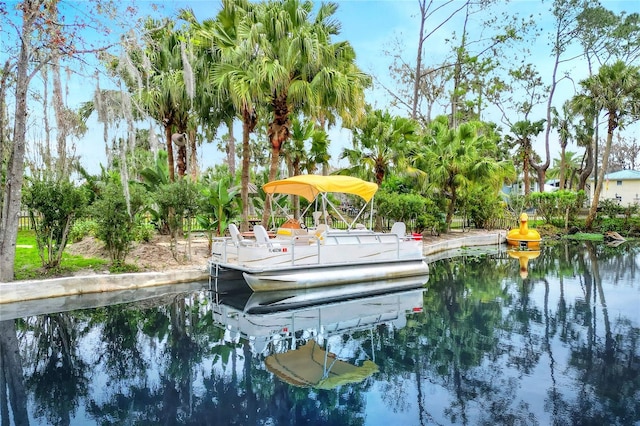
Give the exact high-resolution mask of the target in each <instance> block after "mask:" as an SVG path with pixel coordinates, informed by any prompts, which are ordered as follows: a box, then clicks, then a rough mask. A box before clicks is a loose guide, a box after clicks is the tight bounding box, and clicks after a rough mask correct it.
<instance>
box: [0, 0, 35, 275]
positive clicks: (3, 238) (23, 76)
mask: <svg viewBox="0 0 640 426" xmlns="http://www.w3.org/2000/svg"><path fill="white" fill-rule="evenodd" d="M43 3H44V1H42V0H39V1H31V2H24V4H23V6H22V7H23V17H22V30H21V34H22V38H21V42H20V52H19V55H18V64H17V69H16V74H15V78H16V95H15V102H16V106H15V114H14V117H15V122H14V127H13V145H12V147H11V154H10V156H9V164H8V165H7V183H6V187H5V191H4V201H3V206H2V207H3V210H2V220H1V221H0V281H13V273H14V261H15V257H16V240H17V238H18V219H19V216H20V201H21V198H22V181H23V179H24V154H25V148H26V147H25V145H26V133H27V113H28V110H27V91H28V90H29V83H30V82H31V80H32V79H33V76H34V75H35V74H36V73H37V72H39V71H40V69H41V68H42V66H43V64H44V62H41V63H40V65H38V66H36V67H35V69H34V70H32V71H31V73H29V62H30V53H31V52H30V50H31V46H30V45H29V41H30V38H29V36H28V35H29V34H31V32H32V31H33V27H34V24H35V20H36V18H37V17H38V16H39V10H40V7H41V6H42V4H43Z"/></svg>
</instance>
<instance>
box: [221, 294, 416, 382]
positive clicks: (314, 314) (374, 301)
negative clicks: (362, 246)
mask: <svg viewBox="0 0 640 426" xmlns="http://www.w3.org/2000/svg"><path fill="white" fill-rule="evenodd" d="M424 291H425V290H424V289H422V288H421V289H414V290H405V291H399V292H395V293H387V294H384V295H376V296H369V297H362V298H359V299H352V300H347V301H342V302H338V303H324V304H320V305H313V306H307V307H305V308H300V309H290V310H287V311H277V312H271V313H260V314H253V313H249V312H247V305H244V304H243V302H242V301H241V299H240V298H238V297H235V296H234V295H227V294H222V295H217V296H218V297H219V299H218V303H214V304H213V305H212V306H213V308H212V311H213V318H214V320H215V321H216V323H217V324H218V325H220V326H221V327H222V328H224V330H225V339H227V340H228V341H231V342H237V341H238V339H239V338H240V337H242V338H243V339H246V340H247V341H248V342H249V345H250V347H251V350H252V352H253V353H254V354H255V355H256V356H259V357H262V356H264V362H265V366H266V367H267V369H268V370H269V371H271V372H272V373H274V375H276V376H277V377H279V378H280V379H281V380H283V381H285V382H287V383H289V384H292V385H295V386H304V387H315V388H319V389H328V388H333V387H335V386H338V385H342V384H346V383H357V382H360V381H362V380H364V379H365V378H366V377H368V376H370V375H371V374H374V373H375V372H377V371H378V368H377V366H376V364H375V363H374V361H375V353H373V352H372V351H365V349H364V346H368V345H369V344H370V343H371V341H372V340H371V336H369V335H368V333H365V334H364V335H360V336H359V337H357V336H358V335H357V334H355V335H354V333H356V332H358V331H367V330H369V331H371V332H373V330H374V329H375V328H376V326H377V325H380V324H387V325H388V326H390V327H391V328H393V329H396V330H397V329H400V328H403V327H405V326H406V323H407V315H410V314H411V313H415V312H422V307H423V294H424ZM227 296H229V297H228V298H227ZM244 303H250V302H249V300H248V299H245V302H244ZM354 336H356V337H354ZM345 339H346V340H345ZM345 341H347V342H351V343H350V344H348V345H345ZM363 345H364V346H363ZM347 352H348V353H347ZM354 352H358V353H360V355H362V354H363V353H365V352H366V353H369V354H370V355H371V357H372V358H373V359H366V360H363V359H362V356H354ZM354 358H358V359H359V361H357V362H354Z"/></svg>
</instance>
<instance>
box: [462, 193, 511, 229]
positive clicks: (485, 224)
mask: <svg viewBox="0 0 640 426" xmlns="http://www.w3.org/2000/svg"><path fill="white" fill-rule="evenodd" d="M464 206H465V207H466V210H467V213H468V214H469V217H470V218H471V220H472V221H473V223H474V224H475V226H476V228H478V229H488V228H493V227H495V224H496V222H497V220H498V219H499V218H502V217H503V216H504V202H503V201H502V199H501V198H500V197H498V195H497V194H496V193H495V190H493V189H492V188H490V187H483V188H477V189H476V190H475V191H472V192H471V193H470V194H469V195H468V196H467V197H466V199H465V200H464Z"/></svg>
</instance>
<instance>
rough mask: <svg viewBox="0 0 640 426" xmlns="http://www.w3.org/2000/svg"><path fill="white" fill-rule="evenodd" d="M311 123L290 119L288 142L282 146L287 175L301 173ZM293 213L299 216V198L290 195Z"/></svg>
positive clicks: (312, 130)
mask: <svg viewBox="0 0 640 426" xmlns="http://www.w3.org/2000/svg"><path fill="white" fill-rule="evenodd" d="M314 131H315V130H314V126H313V123H312V122H310V121H307V122H305V123H303V122H302V121H300V119H299V118H298V117H294V118H293V120H292V121H291V137H290V139H289V142H288V143H287V144H285V146H284V147H283V148H282V153H283V154H284V158H285V161H286V163H287V168H288V169H289V176H298V175H299V174H301V173H302V167H303V165H304V164H305V163H306V161H307V149H306V146H305V143H306V142H307V141H308V140H310V139H311V137H312V136H313V133H314ZM291 199H292V201H293V212H294V213H293V215H294V217H295V218H296V219H297V218H298V217H299V216H300V199H299V198H298V196H296V195H292V196H291Z"/></svg>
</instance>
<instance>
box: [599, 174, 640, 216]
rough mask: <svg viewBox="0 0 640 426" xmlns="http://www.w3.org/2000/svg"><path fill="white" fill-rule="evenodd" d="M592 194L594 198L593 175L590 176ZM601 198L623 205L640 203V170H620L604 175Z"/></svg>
mask: <svg viewBox="0 0 640 426" xmlns="http://www.w3.org/2000/svg"><path fill="white" fill-rule="evenodd" d="M589 186H590V187H591V189H590V194H589V198H590V199H593V191H594V189H595V185H594V179H593V176H592V177H590V178H589ZM600 200H614V201H617V202H618V204H620V205H621V206H625V207H626V206H629V205H631V204H640V171H638V170H620V171H618V172H613V173H607V174H606V175H604V182H603V185H602V192H601V193H600Z"/></svg>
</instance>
